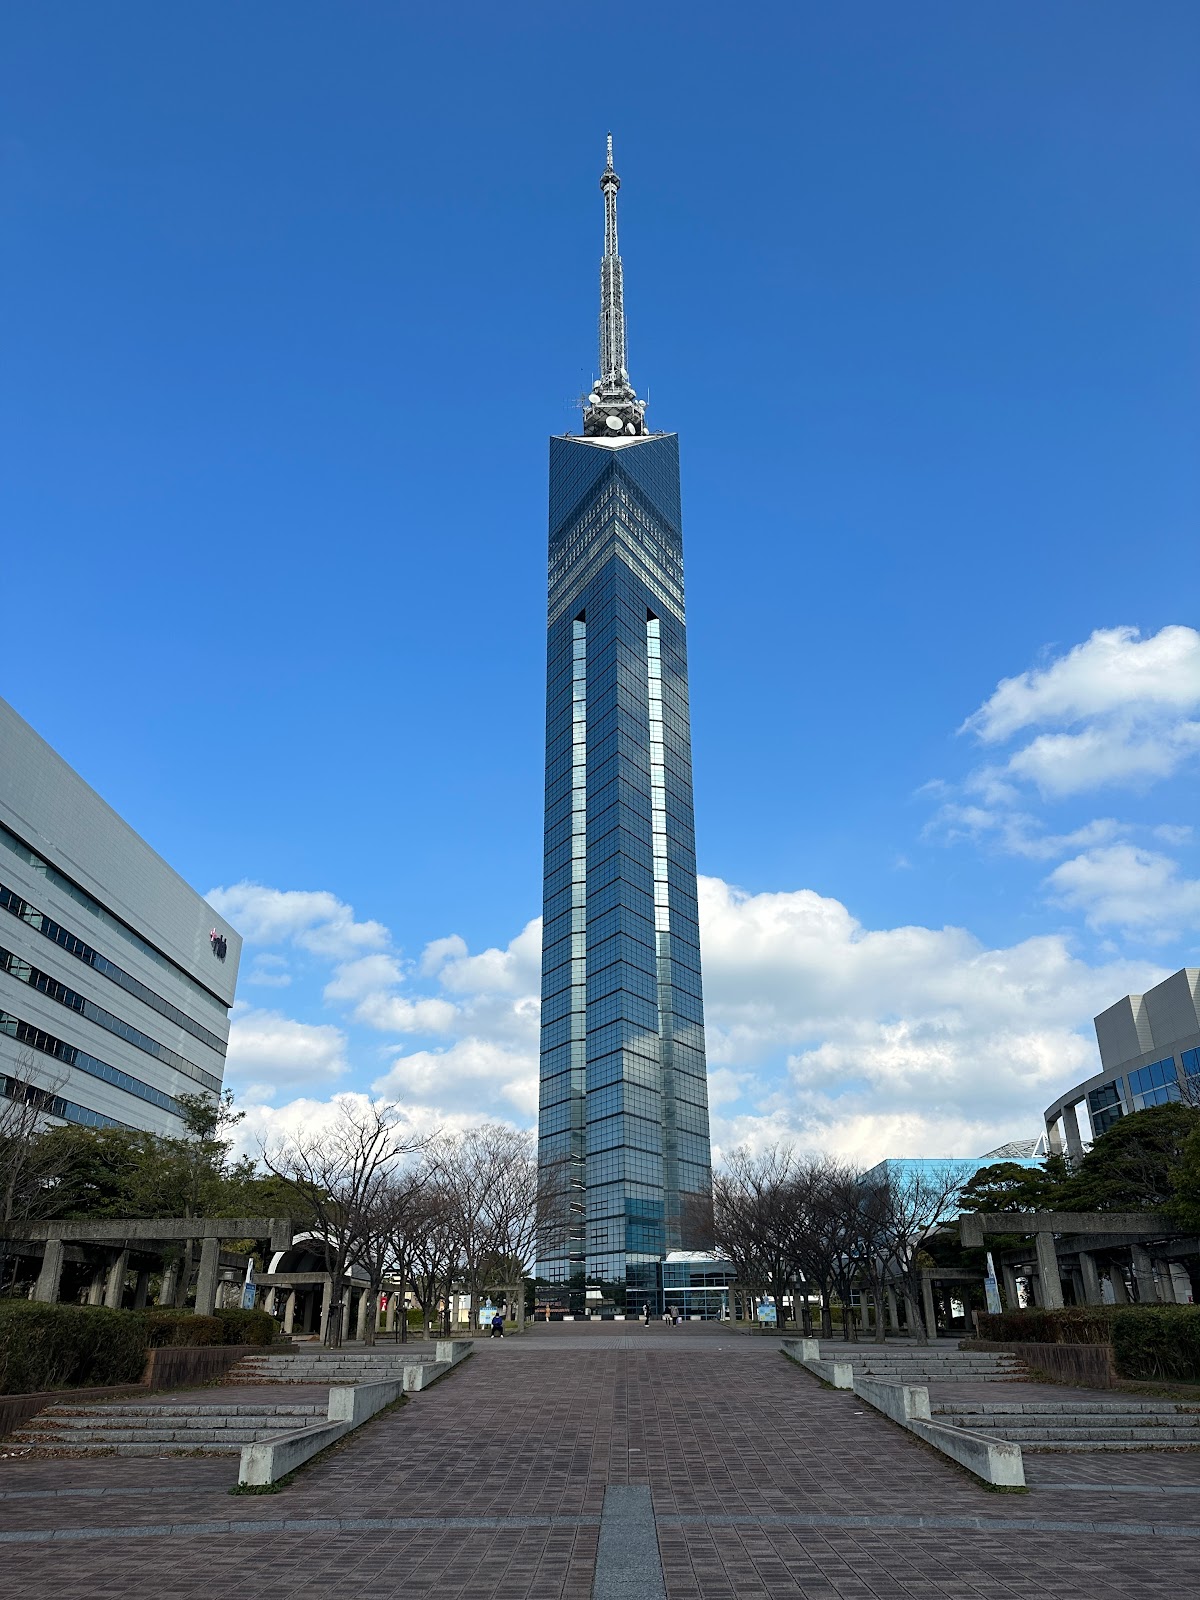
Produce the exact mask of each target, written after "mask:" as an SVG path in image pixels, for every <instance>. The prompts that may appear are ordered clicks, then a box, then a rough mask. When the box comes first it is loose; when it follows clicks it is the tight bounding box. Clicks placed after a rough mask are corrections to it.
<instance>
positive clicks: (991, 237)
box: [0, 0, 1200, 1157]
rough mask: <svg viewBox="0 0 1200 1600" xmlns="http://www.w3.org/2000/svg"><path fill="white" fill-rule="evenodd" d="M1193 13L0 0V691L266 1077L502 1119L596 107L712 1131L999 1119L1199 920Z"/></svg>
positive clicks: (939, 1140) (302, 1094)
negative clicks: (153, 859)
mask: <svg viewBox="0 0 1200 1600" xmlns="http://www.w3.org/2000/svg"><path fill="white" fill-rule="evenodd" d="M606 41H611V44H607V43H606ZM1198 66H1200V13H1197V11H1196V8H1195V7H1194V6H1192V5H1187V4H1174V3H1170V0H1162V3H1159V4H1157V5H1155V6H1154V7H1152V8H1134V7H1131V6H1128V5H1113V4H1106V3H1103V0H1101V3H1096V0H1088V3H1082V0H1080V3H1059V4H1055V3H1048V4H1044V5H1040V6H1037V7H1033V6H1028V7H1019V8H1002V7H998V6H979V7H962V6H958V5H953V4H949V3H947V4H919V3H918V4H910V5H907V6H904V7H895V6H893V5H890V4H882V3H878V4H863V5H860V6H857V7H854V8H844V7H829V6H817V5H811V4H801V5H787V6H783V5H775V4H766V5H760V6H757V7H753V8H749V9H748V10H747V9H746V8H743V10H742V11H740V12H738V13H737V15H736V20H735V16H734V13H733V12H732V11H731V10H730V9H729V8H728V7H726V6H717V5H714V4H707V3H700V4H695V3H693V4H688V5H676V4H662V5H658V6H654V7H648V8H645V9H644V10H642V11H640V12H639V13H638V14H637V18H636V24H635V23H634V21H633V20H632V19H629V20H626V19H624V18H623V17H619V16H615V15H614V17H613V19H612V21H611V23H605V22H604V21H603V19H598V18H597V17H596V16H595V15H593V14H592V13H589V12H585V11H583V10H579V9H574V10H573V9H571V8H564V7H561V6H552V5H548V4H540V3H533V4H527V5H525V6H522V7H516V8H513V7H510V8H507V9H506V10H498V9H497V8H494V7H485V6H481V5H478V4H474V3H472V4H467V5H462V6H459V7H458V8H456V9H455V11H454V12H453V14H451V13H450V12H449V11H447V10H445V9H443V8H426V10H425V13H424V15H421V16H416V15H414V14H412V12H411V10H410V8H400V7H396V6H394V5H390V4H370V3H360V4H356V5H354V6H352V7H332V6H328V5H317V4H305V3H301V4H294V3H293V4H288V5H282V4H278V5H271V4H256V5H254V6H252V7H232V6H228V7H223V6H217V7H205V8H186V9H185V8H176V7H163V6H160V5H153V4H133V3H118V4H115V5H113V6H108V7H103V8H100V7H95V6H92V5H86V4H69V3H63V4H59V5H57V6H55V7H53V8H50V9H46V8H27V9H26V10H24V11H23V12H21V13H20V14H16V13H14V14H12V15H10V16H9V17H8V18H7V19H6V22H5V48H4V51H3V63H2V64H0V79H2V81H0V89H2V93H0V105H2V108H3V109H2V110H0V155H2V158H3V168H2V171H3V194H2V199H0V204H2V206H3V224H4V229H5V235H6V240H7V248H6V250H5V252H4V256H3V260H2V261H0V288H2V291H3V300H4V304H5V306H6V308H7V316H6V337H5V344H6V362H5V366H6V373H5V376H4V378H3V380H2V384H3V387H2V389H0V405H2V406H3V412H2V415H0V425H2V427H3V431H4V436H5V439H6V449H5V451H4V456H3V460H2V461H0V473H2V474H3V505H4V526H5V530H6V537H5V541H4V542H5V546H6V556H7V559H6V561H5V566H4V570H5V572H6V574H7V576H8V580H9V581H8V583H7V584H6V585H5V592H6V599H7V601H8V604H7V607H6V610H7V617H8V630H7V642H8V648H7V649H6V650H5V652H4V655H3V657H2V658H0V693H2V694H3V695H4V696H5V698H7V699H8V700H10V701H11V702H12V704H13V705H15V706H16V708H17V709H18V710H19V711H20V712H21V713H22V715H24V716H25V717H26V718H27V719H28V720H29V721H30V722H32V723H33V724H34V726H35V727H36V728H37V729H38V730H39V732H41V733H42V734H43V735H44V736H45V737H46V738H48V739H49V740H50V742H51V743H52V744H53V745H54V746H55V747H56V748H57V749H58V750H60V751H61V752H62V754H63V755H64V756H65V757H66V758H67V759H68V760H69V761H70V762H71V763H72V764H73V765H74V766H75V767H76V768H77V769H78V770H79V771H80V772H81V773H82V774H83V775H84V776H85V777H86V778H87V779H88V780H89V782H91V783H92V784H93V785H94V786H95V787H96V788H97V789H98V790H99V791H100V792H101V793H102V794H103V795H104V796H105V798H106V799H108V800H109V801H110V802H111V803H112V804H113V805H114V806H115V807H116V808H117V809H118V810H119V811H120V812H121V813H122V814H123V815H124V816H125V817H127V818H128V819H129V821H130V822H131V823H133V825H134V826H135V827H136V828H137V829H138V830H139V831H140V832H141V833H142V834H143V835H144V836H145V837H146V838H147V839H148V840H149V841H150V842H151V843H152V844H154V845H155V847H156V848H158V849H159V850H160V851H161V852H162V853H163V854H164V855H165V856H166V857H167V859H168V860H170V861H171V862H172V863H173V864H174V865H175V866H177V867H178V869H179V870H180V871H181V872H182V873H183V874H184V875H185V876H186V877H187V878H188V879H189V880H190V881H191V882H192V883H194V884H195V885H196V886H197V887H198V888H199V889H201V890H202V891H208V890H209V889H215V888H218V887H220V888H222V889H223V890H225V891H227V894H226V898H225V899H224V900H223V901H222V903H223V905H225V906H226V908H227V909H228V910H229V911H230V914H231V916H233V920H234V921H235V923H237V924H238V925H239V926H242V927H243V928H244V929H245V931H247V932H249V933H251V934H252V935H254V938H253V940H252V942H251V945H250V946H249V947H248V949H247V952H246V958H245V964H244V969H243V971H244V981H243V985H242V988H241V991H240V993H241V1004H240V1012H239V1018H238V1026H237V1032H236V1033H235V1041H234V1048H233V1051H232V1053H231V1070H230V1076H231V1081H233V1082H234V1083H235V1084H236V1085H237V1087H238V1088H239V1090H241V1091H243V1092H246V1093H247V1095H248V1098H249V1100H251V1101H253V1102H254V1103H255V1105H256V1106H258V1107H259V1108H260V1109H259V1110H258V1111H256V1112H255V1116H256V1117H257V1118H258V1121H259V1123H260V1124H262V1125H265V1124H266V1123H267V1122H269V1121H270V1120H271V1118H272V1117H274V1118H276V1119H280V1118H286V1117H288V1116H296V1115H299V1114H302V1113H303V1114H305V1115H311V1114H316V1113H315V1111H314V1105H316V1104H320V1103H323V1102H324V1101H326V1100H327V1099H328V1097H329V1096H330V1095H331V1094H333V1093H335V1092H338V1091H341V1090H346V1089H352V1090H370V1088H371V1086H372V1085H378V1086H380V1087H379V1088H377V1090H376V1092H381V1093H388V1094H392V1095H395V1096H397V1097H398V1098H399V1099H400V1100H402V1101H403V1103H405V1104H406V1105H410V1106H412V1107H413V1108H414V1114H418V1113H419V1114H420V1115H423V1116H427V1117H433V1118H436V1117H440V1116H443V1115H444V1116H448V1117H451V1118H455V1119H459V1120H462V1119H466V1120H470V1119H472V1118H475V1117H478V1116H481V1115H501V1116H508V1117H512V1118H513V1119H515V1120H518V1121H520V1120H523V1119H526V1120H527V1119H528V1117H529V1115H530V1107H531V1104H532V1100H531V1086H532V1084H533V1074H534V1072H535V1065H534V1051H535V1048H536V1032H535V1024H536V1003H535V1002H534V1001H533V1000H532V998H531V997H532V995H533V993H534V992H535V989H536V956H537V929H536V926H534V927H532V928H530V927H529V926H528V925H529V924H530V923H531V922H532V921H533V920H534V919H536V916H537V913H538V911H539V907H540V854H541V834H540V829H541V817H540V810H541V741H542V695H543V683H542V673H543V631H542V630H543V627H544V582H545V568H544V562H545V476H546V439H547V436H548V435H549V434H551V433H553V432H561V431H564V430H565V429H567V428H568V427H571V426H572V425H573V421H574V418H575V417H576V416H577V413H574V412H573V411H572V408H571V402H572V399H573V398H574V397H575V396H577V395H578V394H579V393H580V392H581V390H582V389H583V388H584V386H585V385H586V384H587V383H588V382H589V381H590V378H591V376H592V372H593V366H594V360H595V356H594V349H593V347H594V343H595V316H596V305H595V301H596V288H597V264H598V260H599V254H600V250H601V243H602V211H601V202H600V195H599V189H598V183H597V180H598V176H599V171H600V167H601V165H602V160H603V142H604V134H605V133H606V131H608V129H609V128H611V129H612V131H613V133H614V136H615V139H616V150H617V166H618V169H619V171H620V172H621V175H622V178H623V181H624V186H623V188H622V192H621V236H622V249H623V254H624V258H625V272H626V293H627V304H628V313H629V345H630V366H631V371H632V376H633V379H634V381H635V383H636V384H637V385H638V387H639V390H640V391H641V392H642V393H645V392H646V390H647V389H648V390H649V394H650V402H651V409H650V417H651V421H652V423H653V424H654V425H655V426H658V427H664V428H670V429H677V430H678V431H679V433H680V437H681V447H682V455H683V472H684V515H685V544H686V551H687V572H688V599H689V631H690V648H691V662H692V705H693V732H694V739H695V771H696V786H697V787H696V808H697V833H698V845H699V858H700V866H701V870H702V872H703V873H704V874H705V875H706V876H707V878H708V879H710V880H711V882H710V883H709V884H708V886H707V888H706V911H705V918H706V922H705V931H704V940H705V960H706V982H707V992H708V1004H709V1015H710V1042H711V1046H712V1059H713V1063H714V1079H713V1087H714V1102H715V1106H716V1110H717V1119H716V1124H715V1126H716V1129H717V1133H718V1137H719V1139H720V1141H721V1142H722V1143H724V1144H725V1145H728V1143H729V1142H730V1141H732V1140H735V1139H738V1138H752V1139H763V1138H767V1137H771V1136H774V1135H776V1134H783V1135H787V1136H792V1137H795V1138H796V1139H798V1140H799V1141H800V1142H802V1143H821V1144H829V1145H833V1146H835V1147H837V1148H842V1149H847V1150H853V1151H857V1152H861V1153H862V1154H864V1155H870V1156H872V1157H873V1156H875V1155H883V1154H942V1153H952V1154H963V1155H966V1154H974V1153H978V1151H979V1150H980V1149H982V1148H984V1147H986V1145H987V1143H988V1142H989V1141H990V1142H991V1143H995V1142H998V1141H999V1140H1000V1139H1001V1138H1006V1137H1015V1136H1017V1135H1019V1134H1022V1133H1026V1132H1032V1131H1034V1129H1035V1127H1036V1122H1037V1114H1038V1112H1039V1111H1040V1109H1041V1107H1042V1106H1043V1105H1044V1104H1046V1103H1047V1102H1048V1101H1049V1100H1050V1099H1051V1098H1052V1097H1053V1096H1054V1094H1056V1093H1057V1092H1058V1086H1061V1085H1062V1084H1063V1083H1064V1082H1069V1081H1073V1080H1074V1078H1076V1077H1078V1076H1081V1075H1082V1073H1083V1072H1084V1071H1085V1070H1087V1069H1088V1067H1089V1065H1090V1063H1091V1062H1092V1060H1093V1059H1094V1042H1093V1040H1092V1039H1091V1035H1090V1018H1091V1015H1092V1014H1093V1012H1094V1011H1095V1010H1097V1009H1099V1008H1100V1007H1101V1006H1102V1005H1104V1004H1107V1003H1109V1002H1110V1001H1111V1000H1114V999H1116V998H1118V997H1119V995H1120V994H1122V993H1124V992H1125V991H1126V990H1127V989H1128V988H1130V987H1134V988H1137V987H1140V986H1141V985H1143V984H1145V983H1147V982H1149V981H1152V980H1153V978H1154V977H1155V976H1156V975H1159V974H1161V973H1165V972H1166V971H1169V970H1171V969H1173V968H1175V967H1177V966H1179V965H1181V964H1184V963H1190V964H1193V965H1195V964H1196V963H1197V961H1198V960H1200V956H1198V948H1200V939H1198V931H1200V851H1197V848H1196V841H1195V838H1194V836H1193V834H1192V832H1191V828H1192V823H1193V818H1194V815H1195V798H1194V797H1195V780H1196V772H1197V759H1198V755H1200V748H1198V735H1197V725H1198V722H1200V638H1198V637H1197V635H1196V634H1195V632H1194V631H1193V630H1195V628H1196V627H1197V624H1198V622H1200V618H1198V615H1197V610H1198V608H1197V600H1198V598H1200V595H1198V589H1200V584H1198V578H1197V570H1198V569H1197V560H1196V536H1195V529H1196V519H1197V508H1198V501H1200V483H1198V474H1197V464H1196V463H1197V458H1196V450H1195V439H1196V428H1197V420H1198V417H1197V413H1198V409H1200V407H1198V394H1197V379H1196V373H1197V356H1198V355H1200V339H1198V333H1200V316H1198V307H1197V291H1196V284H1197V282H1200V272H1198V270H1197V269H1198V267H1200V261H1198V259H1197V258H1198V256H1200V224H1198V221H1197V213H1196V209H1195V205H1194V199H1193V197H1194V195H1195V193H1196V185H1197V177H1198V173H1197V167H1198V165H1200V104H1198V101H1197V96H1196V93H1195V86H1196V81H1197V69H1198ZM1164 630H1167V631H1165V632H1164ZM1005 680H1015V683H1014V685H1013V686H1010V687H1009V688H1007V689H1000V690H998V686H999V685H1001V684H1002V683H1003V682H1004V681H1005ZM246 883H249V884H253V885H257V886H259V889H258V890H257V891H254V892H252V891H250V890H247V889H244V888H242V889H238V888H236V886H238V885H242V884H246ZM305 897H307V898H305ZM314 897H316V898H314ZM347 907H352V908H353V910H352V911H349V910H347V909H345V908H347ZM338 908H341V909H338ZM522 930H526V931H525V932H524V933H523V932H522ZM431 945H432V946H433V948H432V950H428V949H427V947H429V946H431ZM489 952H490V953H489ZM364 963H366V964H365V965H364ZM285 980H286V981H285ZM289 1107H291V1108H292V1109H291V1110H290V1111H289V1110H288V1108H289ZM272 1108H273V1109H272Z"/></svg>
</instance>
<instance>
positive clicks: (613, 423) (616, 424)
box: [604, 417, 622, 433]
mask: <svg viewBox="0 0 1200 1600" xmlns="http://www.w3.org/2000/svg"><path fill="white" fill-rule="evenodd" d="M604 420H605V422H606V423H607V424H608V426H609V427H610V428H611V429H612V430H613V432H614V433H620V431H621V428H622V422H621V419H620V417H605V419H604Z"/></svg>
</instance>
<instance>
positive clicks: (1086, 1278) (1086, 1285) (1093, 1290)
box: [1079, 1250, 1104, 1306]
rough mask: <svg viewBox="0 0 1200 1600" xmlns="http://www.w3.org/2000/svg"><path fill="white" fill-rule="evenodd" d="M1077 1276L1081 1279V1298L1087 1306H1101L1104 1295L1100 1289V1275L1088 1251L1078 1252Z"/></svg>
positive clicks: (1093, 1257)
mask: <svg viewBox="0 0 1200 1600" xmlns="http://www.w3.org/2000/svg"><path fill="white" fill-rule="evenodd" d="M1079 1276H1080V1277H1081V1278H1082V1279H1083V1298H1084V1301H1085V1302H1086V1304H1088V1305H1089V1306H1102V1305H1103V1304H1104V1294H1103V1291H1102V1290H1101V1288H1100V1274H1099V1272H1098V1271H1097V1270H1096V1258H1095V1256H1094V1255H1093V1254H1092V1253H1091V1251H1090V1250H1081V1251H1080V1252H1079Z"/></svg>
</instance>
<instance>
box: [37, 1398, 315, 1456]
mask: <svg viewBox="0 0 1200 1600" xmlns="http://www.w3.org/2000/svg"><path fill="white" fill-rule="evenodd" d="M326 1421H327V1413H326V1407H325V1406H323V1405H269V1406H267V1405H262V1404H258V1405H211V1406H198V1405H118V1404H105V1405H92V1406H88V1405H70V1404H66V1405H57V1406H50V1407H49V1408H48V1409H47V1410H45V1411H42V1412H39V1413H38V1415H37V1416H36V1417H32V1418H31V1419H30V1420H29V1421H28V1422H27V1423H26V1424H25V1426H24V1427H22V1428H20V1429H18V1431H17V1432H16V1433H15V1434H14V1435H13V1436H12V1441H11V1442H12V1444H13V1445H17V1446H20V1445H23V1446H25V1447H26V1448H27V1449H30V1450H37V1451H41V1452H45V1453H47V1454H55V1455H58V1454H62V1455H99V1454H107V1455H118V1456H164V1455H176V1454H189V1455H191V1454H199V1455H237V1454H238V1453H239V1452H240V1451H241V1448H242V1446H243V1445H245V1444H254V1443H256V1442H257V1441H258V1440H261V1439H270V1438H271V1437H273V1436H274V1435H276V1434H285V1433H292V1432H294V1431H295V1430H296V1429H297V1428H307V1427H317V1426H321V1425H324V1424H325V1423H326Z"/></svg>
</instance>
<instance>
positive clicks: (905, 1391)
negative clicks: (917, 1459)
mask: <svg viewBox="0 0 1200 1600" xmlns="http://www.w3.org/2000/svg"><path fill="white" fill-rule="evenodd" d="M783 1348H784V1350H785V1351H786V1352H787V1354H788V1355H790V1356H792V1357H793V1358H794V1359H795V1360H797V1361H799V1362H800V1363H801V1364H802V1365H803V1366H805V1367H807V1368H808V1369H809V1371H810V1372H814V1373H816V1375H817V1377H819V1378H824V1379H825V1381H826V1382H827V1383H833V1384H834V1387H835V1388H838V1389H852V1390H853V1391H854V1393H855V1394H856V1395H857V1396H858V1397H859V1399H860V1400H865V1401H866V1403H867V1405H869V1406H871V1407H872V1408H873V1409H874V1410H876V1411H879V1412H882V1414H883V1415H884V1416H885V1417H888V1418H889V1419H890V1420H891V1421H892V1422H895V1423H897V1424H898V1425H899V1426H900V1427H902V1428H905V1429H907V1431H908V1432H909V1433H912V1434H915V1435H916V1437H917V1438H918V1439H923V1440H924V1441H925V1443H926V1444H928V1445H932V1446H933V1448H934V1449H935V1450H940V1451H941V1453H942V1454H943V1455H946V1456H949V1457H950V1458H951V1460H953V1461H957V1462H958V1463H959V1465H960V1466H963V1467H966V1469H967V1471H968V1472H973V1473H974V1474H975V1476H976V1477H977V1478H982V1479H983V1481H984V1483H992V1484H996V1485H998V1486H999V1487H1001V1488H1006V1489H1022V1488H1024V1487H1025V1463H1024V1459H1023V1458H1022V1455H1021V1447H1020V1445H1017V1444H1010V1443H1009V1441H1008V1440H1007V1439H993V1438H990V1437H988V1436H987V1435H985V1434H982V1433H973V1432H972V1431H971V1430H970V1429H969V1428H955V1427H952V1426H951V1425H950V1424H949V1423H947V1422H938V1421H935V1420H934V1418H933V1416H932V1413H931V1411H930V1406H929V1390H928V1388H927V1387H926V1386H925V1385H924V1384H914V1383H880V1382H879V1381H878V1380H877V1379H874V1378H867V1377H863V1376H862V1375H860V1374H858V1373H856V1372H855V1371H854V1368H853V1364H852V1363H851V1362H842V1361H822V1360H821V1359H820V1353H819V1352H820V1345H819V1344H818V1342H817V1340H815V1339H785V1340H784V1343H783ZM1006 1348H1007V1347H1006ZM830 1374H833V1376H830ZM847 1375H848V1376H849V1382H846V1381H845V1379H846V1377H847Z"/></svg>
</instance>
